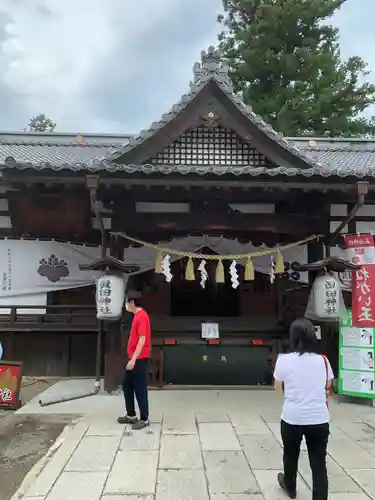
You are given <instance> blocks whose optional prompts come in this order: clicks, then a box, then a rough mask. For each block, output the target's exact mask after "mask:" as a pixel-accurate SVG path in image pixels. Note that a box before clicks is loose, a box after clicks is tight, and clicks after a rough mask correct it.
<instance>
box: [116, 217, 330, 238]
mask: <svg viewBox="0 0 375 500" xmlns="http://www.w3.org/2000/svg"><path fill="white" fill-rule="evenodd" d="M117 220H118V226H117V227H118V228H119V230H124V231H128V232H129V233H130V234H134V233H137V234H142V233H143V234H147V233H150V232H158V231H173V232H180V233H194V232H205V233H212V232H216V233H217V232H220V231H223V232H224V231H225V232H227V233H237V232H244V231H246V232H252V231H258V232H271V233H283V234H295V235H309V234H314V233H316V232H317V231H318V230H319V228H320V227H321V226H322V221H321V217H319V216H315V217H306V216H299V215H277V214H251V215H250V214H241V213H228V214H225V213H220V214H215V213H200V214H197V213H189V214H137V213H135V214H132V217H131V218H129V219H127V221H126V225H125V224H124V225H122V224H121V222H120V220H121V217H118V218H117Z"/></svg>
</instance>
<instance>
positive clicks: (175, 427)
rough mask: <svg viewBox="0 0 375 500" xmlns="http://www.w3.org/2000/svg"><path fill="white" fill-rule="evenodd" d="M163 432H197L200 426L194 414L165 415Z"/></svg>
mask: <svg viewBox="0 0 375 500" xmlns="http://www.w3.org/2000/svg"><path fill="white" fill-rule="evenodd" d="M162 432H163V434H197V433H198V428H197V423H196V421H195V417H194V415H191V416H188V417H186V416H181V415H176V414H175V415H174V416H170V417H168V416H165V417H164V419H163V429H162Z"/></svg>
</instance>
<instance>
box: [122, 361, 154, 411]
mask: <svg viewBox="0 0 375 500" xmlns="http://www.w3.org/2000/svg"><path fill="white" fill-rule="evenodd" d="M147 380H148V359H138V360H137V361H136V362H135V365H134V368H133V369H132V370H125V373H124V379H123V381H122V390H123V391H124V397H125V407H126V414H127V415H128V416H129V417H135V416H136V413H135V403H134V394H135V397H136V398H137V402H138V406H139V413H140V419H141V420H143V421H146V420H148V417H149V408H148V390H147Z"/></svg>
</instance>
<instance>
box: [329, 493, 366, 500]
mask: <svg viewBox="0 0 375 500" xmlns="http://www.w3.org/2000/svg"><path fill="white" fill-rule="evenodd" d="M372 498H375V497H372ZM329 500H370V497H368V496H367V495H366V494H365V493H330V495H329ZM371 500H372V499H371Z"/></svg>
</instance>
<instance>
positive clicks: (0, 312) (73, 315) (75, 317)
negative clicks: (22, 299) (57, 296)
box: [0, 305, 97, 331]
mask: <svg viewBox="0 0 375 500" xmlns="http://www.w3.org/2000/svg"><path fill="white" fill-rule="evenodd" d="M22 310H23V311H25V310H27V311H30V313H31V314H30V313H28V314H20V311H22ZM4 311H9V313H6V312H4ZM32 311H35V312H34V313H32ZM38 311H46V313H45V314H43V313H41V314H40V313H39V314H38ZM96 327H97V319H96V309H95V306H92V305H89V306H85V305H71V306H67V305H48V306H44V307H43V306H29V305H20V306H11V307H9V306H0V331H10V330H28V329H33V330H35V329H37V330H48V329H53V330H76V331H84V330H90V331H92V330H93V329H94V330H95V329H96Z"/></svg>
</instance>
